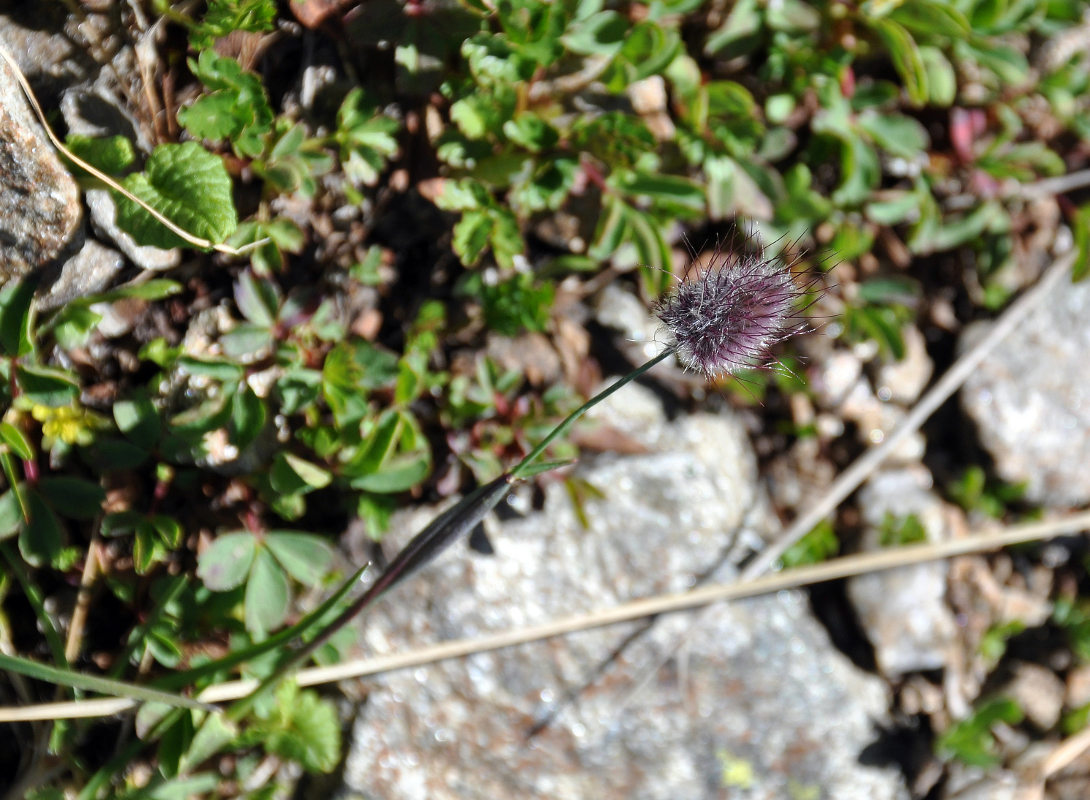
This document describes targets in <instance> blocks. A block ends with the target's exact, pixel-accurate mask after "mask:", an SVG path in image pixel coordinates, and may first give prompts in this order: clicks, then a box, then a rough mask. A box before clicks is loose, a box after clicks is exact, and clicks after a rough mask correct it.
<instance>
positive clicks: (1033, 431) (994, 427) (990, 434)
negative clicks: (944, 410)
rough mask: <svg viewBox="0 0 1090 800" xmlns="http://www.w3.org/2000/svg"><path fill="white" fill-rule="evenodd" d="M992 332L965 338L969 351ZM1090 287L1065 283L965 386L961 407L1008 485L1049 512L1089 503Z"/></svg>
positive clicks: (972, 331) (970, 333) (977, 331)
mask: <svg viewBox="0 0 1090 800" xmlns="http://www.w3.org/2000/svg"><path fill="white" fill-rule="evenodd" d="M985 330H986V327H985V326H974V327H973V328H970V329H969V330H967V331H966V334H965V337H966V342H965V343H964V344H966V345H968V344H969V343H971V342H972V341H976V340H977V339H978V338H979V337H980V336H981V335H983V333H984V331H985ZM1087 353H1090V283H1087V282H1085V281H1084V282H1082V283H1077V284H1071V283H1070V282H1069V281H1063V282H1061V283H1060V284H1058V285H1057V287H1056V288H1055V289H1054V290H1053V291H1052V293H1051V295H1050V296H1049V297H1047V298H1046V299H1045V301H1044V302H1043V303H1042V304H1041V305H1040V307H1039V309H1038V310H1037V311H1036V312H1035V313H1034V314H1032V315H1031V316H1030V318H1029V319H1028V320H1026V322H1025V323H1023V324H1022V326H1021V327H1020V328H1019V329H1018V330H1017V331H1015V332H1014V333H1013V334H1012V335H1011V336H1008V337H1007V339H1006V340H1005V341H1004V342H1003V343H1002V344H1001V345H1000V346H999V347H998V348H997V349H996V351H995V352H994V353H993V354H992V355H990V356H989V357H988V358H986V359H985V360H984V362H983V363H982V364H981V365H980V367H979V368H978V369H977V370H975V371H974V372H973V374H972V375H971V376H970V377H969V380H968V381H966V383H965V387H964V388H963V389H962V392H961V404H962V407H963V408H964V409H965V412H966V413H967V414H968V415H969V416H970V417H971V418H972V420H973V421H974V422H975V423H976V427H977V431H978V432H979V435H980V441H981V442H982V443H983V445H984V446H985V447H986V448H987V449H988V451H989V452H990V453H991V455H992V457H993V458H994V459H995V466H996V469H997V471H998V473H999V475H1000V477H1002V478H1003V479H1004V480H1005V481H1008V482H1010V483H1019V482H1022V481H1025V482H1026V483H1027V490H1026V496H1027V498H1028V499H1029V500H1031V501H1033V502H1035V503H1042V504H1045V505H1050V506H1069V505H1082V504H1084V503H1086V502H1090V470H1087V469H1085V468H1084V465H1085V464H1087V463H1090V369H1087Z"/></svg>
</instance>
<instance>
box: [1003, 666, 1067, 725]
mask: <svg viewBox="0 0 1090 800" xmlns="http://www.w3.org/2000/svg"><path fill="white" fill-rule="evenodd" d="M1066 691H1067V690H1066V687H1065V686H1064V682H1063V681H1062V680H1060V677H1059V676H1058V675H1057V674H1056V673H1055V672H1054V671H1052V670H1051V669H1048V668H1047V667H1042V666H1041V665H1040V664H1033V663H1029V662H1020V663H1018V664H1017V665H1015V666H1014V674H1013V675H1012V676H1011V679H1010V680H1009V681H1008V682H1007V683H1006V684H1005V685H1004V686H1003V687H1002V688H1001V689H1000V690H999V691H998V692H997V693H996V694H999V695H1003V696H1005V697H1009V698H1011V699H1012V700H1014V701H1016V702H1017V703H1018V705H1019V706H1020V707H1021V708H1022V710H1023V711H1024V712H1026V719H1028V720H1029V721H1030V722H1032V723H1033V724H1034V725H1036V726H1037V727H1038V728H1040V729H1041V730H1049V729H1050V728H1051V727H1052V726H1053V725H1055V724H1056V723H1057V722H1059V720H1060V712H1061V711H1063V705H1064V695H1065V694H1066Z"/></svg>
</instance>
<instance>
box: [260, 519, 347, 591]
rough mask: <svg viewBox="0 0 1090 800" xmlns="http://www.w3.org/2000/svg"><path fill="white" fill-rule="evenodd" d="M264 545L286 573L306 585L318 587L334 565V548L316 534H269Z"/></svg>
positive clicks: (285, 532)
mask: <svg viewBox="0 0 1090 800" xmlns="http://www.w3.org/2000/svg"><path fill="white" fill-rule="evenodd" d="M265 544H266V546H267V547H268V548H269V550H270V551H271V552H272V554H273V555H274V556H276V560H277V561H279V562H280V565H281V566H282V567H283V568H284V569H285V570H286V571H287V573H288V574H289V575H291V576H292V577H293V578H295V580H297V581H299V582H300V583H302V584H304V585H305V586H317V585H318V583H319V582H320V581H321V580H322V578H324V577H325V576H326V574H327V573H328V572H329V570H330V567H331V566H332V565H333V548H332V547H330V545H329V543H328V542H326V541H325V540H324V539H322V538H320V537H318V536H315V535H314V534H310V533H294V532H292V531H269V532H268V533H267V534H266V535H265Z"/></svg>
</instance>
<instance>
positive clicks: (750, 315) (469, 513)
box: [268, 237, 817, 682]
mask: <svg viewBox="0 0 1090 800" xmlns="http://www.w3.org/2000/svg"><path fill="white" fill-rule="evenodd" d="M751 243H752V237H749V239H747V242H746V243H745V244H747V245H748V244H751ZM797 263H798V259H797V258H795V259H791V260H787V259H785V258H784V254H783V253H782V252H781V253H779V254H776V255H770V254H769V253H768V251H767V250H766V248H765V247H764V246H763V245H758V246H757V247H755V248H750V249H749V250H739V251H735V249H734V248H726V249H724V248H722V247H717V248H716V250H715V252H714V254H713V257H712V259H711V261H710V262H709V263H708V264H707V265H706V266H705V267H704V268H703V269H701V270H699V271H698V272H697V274H696V275H695V277H686V278H685V279H683V280H682V281H680V282H679V283H678V285H677V286H676V287H675V288H674V290H673V291H671V292H670V293H668V294H667V295H666V296H665V297H664V298H663V299H661V300H660V301H659V302H658V303H657V304H656V307H655V313H656V316H657V317H658V318H659V320H660V322H661V323H662V326H663V328H664V329H665V333H666V334H667V336H668V337H669V340H668V343H667V345H666V347H665V348H664V349H663V351H662V352H661V353H659V354H658V355H656V356H654V357H653V358H651V359H650V360H648V361H647V362H645V363H644V364H642V365H640V366H639V367H637V368H636V369H634V370H632V371H631V372H629V373H628V374H626V375H624V376H622V377H621V378H618V379H617V380H616V381H614V382H613V383H612V384H610V385H609V386H608V387H607V388H605V389H603V390H602V391H601V392H599V393H598V394H596V395H594V397H592V398H590V399H589V400H587V402H585V403H584V404H583V405H581V406H580V407H579V408H577V409H575V411H573V412H571V414H569V415H568V416H567V417H566V418H565V419H564V421H563V422H561V423H560V424H559V425H557V426H556V427H555V428H553V429H552V431H550V432H549V434H548V435H546V436H545V437H544V438H543V439H542V440H541V441H540V442H539V443H538V444H537V446H536V447H534V449H533V450H531V451H530V453H528V454H527V455H526V457H525V458H523V459H522V460H521V461H520V462H519V463H518V464H517V465H516V466H515V467H513V468H512V469H511V470H509V471H507V472H505V473H504V474H503V475H501V476H500V477H498V478H496V479H495V480H493V481H492V482H491V483H488V484H486V485H484V486H481V487H480V488H479V489H477V490H476V491H474V492H472V493H471V494H469V495H467V496H466V497H464V498H463V499H462V500H461V502H459V503H458V504H457V505H455V506H454V507H453V508H451V509H449V510H448V511H445V512H444V513H443V514H441V515H440V516H439V517H437V518H436V519H435V520H434V521H433V522H431V523H430V524H429V525H428V526H427V527H425V528H424V530H422V531H421V532H420V533H418V534H417V535H416V536H415V537H414V538H413V539H412V540H411V541H410V542H409V543H408V544H407V545H406V546H405V548H404V549H403V550H401V551H400V552H399V553H398V555H397V556H396V557H395V558H394V560H393V561H392V562H391V563H390V564H389V566H388V567H387V568H386V569H385V570H384V572H383V573H382V575H381V576H379V578H378V579H377V580H376V581H375V583H374V584H373V585H372V586H371V588H370V589H368V590H367V592H365V593H364V594H363V595H362V596H361V597H360V598H359V599H358V600H357V601H356V602H355V603H353V604H352V606H350V607H349V608H348V609H346V610H345V611H344V612H343V613H342V614H341V615H340V616H339V617H338V618H337V619H336V620H335V621H334V622H333V623H332V624H331V625H330V626H329V627H327V628H326V629H325V630H323V631H322V632H321V633H320V634H319V635H318V636H317V637H316V638H315V640H313V641H312V642H311V643H309V644H308V645H307V646H306V647H305V648H304V649H303V650H301V651H299V653H298V654H297V655H296V656H294V657H293V658H291V659H290V660H289V661H286V662H285V665H284V669H286V668H287V665H288V664H290V665H292V666H294V665H297V664H299V663H301V662H302V660H303V658H304V657H305V656H306V655H307V654H309V653H310V652H312V651H313V650H314V649H315V648H316V647H317V646H318V644H319V643H320V642H321V641H325V639H327V638H328V637H329V636H330V635H332V633H333V632H334V631H335V630H336V629H337V628H339V627H341V626H342V625H344V624H346V623H347V622H348V621H349V620H350V619H351V618H352V617H354V616H355V615H356V614H358V613H360V612H361V611H363V609H364V608H366V607H367V606H369V605H370V604H371V602H372V601H374V600H376V599H377V598H378V597H379V596H380V595H381V594H383V593H384V592H386V591H387V590H389V589H390V588H392V587H393V586H394V585H396V584H397V583H399V582H401V581H402V580H403V579H404V578H405V577H407V576H408V575H410V574H412V573H413V572H414V571H416V570H417V569H418V568H419V567H421V566H423V565H424V564H425V563H427V562H428V561H430V560H431V559H433V558H434V557H435V556H437V555H438V554H439V553H440V552H442V550H444V549H445V548H447V547H448V546H450V545H451V544H452V543H453V542H454V541H456V540H457V539H458V538H460V537H461V536H462V535H463V534H466V533H468V532H469V531H471V530H472V529H473V528H474V527H475V526H476V525H477V524H478V523H479V522H480V521H481V520H482V519H483V518H484V516H485V515H486V514H487V513H488V512H489V511H490V510H492V509H493V508H495V507H496V505H497V504H499V503H500V502H501V501H502V500H503V499H504V498H505V497H506V496H507V493H508V492H509V491H510V489H511V487H512V486H513V485H514V483H515V482H517V481H519V480H522V479H525V478H528V477H531V476H532V475H535V474H538V473H541V472H545V471H548V470H550V469H554V468H556V467H559V466H564V465H565V463H567V462H542V463H536V462H537V461H538V459H539V458H540V457H541V456H542V455H543V454H544V453H545V451H546V450H547V449H548V448H549V446H550V445H551V444H552V443H553V442H555V441H556V440H557V439H559V438H560V437H562V436H564V435H565V434H566V433H567V432H568V431H569V430H571V428H572V426H573V425H574V424H575V423H576V422H577V421H578V420H579V418H580V417H582V416H583V415H584V414H585V413H586V412H587V411H589V410H590V409H591V408H593V407H594V406H596V405H597V404H598V403H600V402H602V401H603V400H605V399H606V398H607V397H609V396H610V395H612V394H613V393H614V392H616V391H618V390H619V389H621V388H622V387H624V386H625V385H626V384H628V383H630V382H632V381H633V380H635V379H636V378H638V377H640V376H641V375H643V374H644V373H646V372H647V371H648V370H650V369H651V368H652V367H654V366H656V365H657V364H659V363H661V362H662V361H665V360H666V359H668V358H670V357H671V356H674V355H676V356H677V357H678V359H679V360H680V361H681V363H682V364H683V365H684V366H685V367H686V368H687V369H691V370H694V371H696V372H700V373H702V374H703V375H705V376H706V377H708V378H720V377H725V376H730V375H736V374H737V373H738V372H740V371H741V370H745V369H752V368H761V367H769V366H772V365H774V364H775V363H776V362H774V361H769V360H768V359H769V353H770V350H771V348H772V347H773V346H774V345H776V344H777V343H779V342H782V341H784V340H786V339H788V338H790V337H792V336H794V335H796V334H799V333H802V332H804V331H805V330H807V328H808V324H807V322H806V317H805V311H806V309H807V308H808V307H809V306H810V305H811V304H812V303H813V299H812V298H811V292H812V290H813V288H814V284H815V282H816V280H817V278H816V277H806V279H805V282H804V283H803V284H802V285H800V284H799V283H797V282H796V276H795V274H794V273H793V272H792V267H793V266H795V265H796V264H797ZM280 673H281V670H278V672H277V674H276V675H274V676H271V677H270V679H269V681H268V682H272V681H273V680H275V679H276V678H277V677H279V675H280Z"/></svg>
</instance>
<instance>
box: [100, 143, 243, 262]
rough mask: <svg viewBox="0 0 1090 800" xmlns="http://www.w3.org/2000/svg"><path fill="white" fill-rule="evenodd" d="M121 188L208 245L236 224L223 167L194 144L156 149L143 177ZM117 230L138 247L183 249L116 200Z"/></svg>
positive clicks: (159, 227) (149, 218)
mask: <svg viewBox="0 0 1090 800" xmlns="http://www.w3.org/2000/svg"><path fill="white" fill-rule="evenodd" d="M124 185H125V188H126V189H128V190H129V191H130V192H132V193H133V194H135V195H136V196H137V197H139V198H140V199H142V200H143V201H144V202H146V203H148V204H149V205H150V206H151V207H152V208H154V209H155V210H156V211H158V212H159V213H161V214H163V215H164V216H165V217H166V218H167V219H169V220H171V221H172V222H173V223H174V224H176V225H178V226H179V227H181V228H182V229H183V230H185V231H187V232H188V233H191V234H193V235H194V236H198V237H200V238H203V239H207V240H208V241H210V242H213V243H216V242H222V241H223V240H224V239H226V238H227V237H228V236H230V235H231V233H232V232H233V231H234V230H235V226H236V225H237V224H238V215H237V213H236V211H235V204H234V199H233V196H232V184H231V177H230V176H229V175H228V174H227V170H226V168H224V166H223V161H222V160H221V159H220V158H219V157H218V156H215V155H212V154H211V153H209V152H208V151H207V150H205V149H204V148H202V147H201V146H200V145H199V144H197V143H196V142H186V143H184V144H164V145H160V146H159V147H157V148H155V152H153V153H152V154H151V157H150V158H148V162H147V167H146V169H145V170H144V172H141V173H137V174H134V175H130V176H128V177H127V178H126V179H125V180H124ZM117 224H118V225H119V226H120V227H121V229H122V230H124V231H126V232H127V233H129V234H131V235H132V237H133V238H134V239H135V240H136V241H137V243H138V244H141V245H153V246H155V247H161V248H167V249H169V248H171V247H184V246H186V245H187V242H186V241H185V240H184V239H182V238H181V237H179V236H178V235H177V234H175V233H172V232H171V231H169V230H168V229H167V228H166V227H165V226H163V225H162V224H161V223H160V222H159V221H158V220H156V219H154V218H153V217H152V216H151V215H150V214H148V212H147V211H145V210H144V209H143V208H141V207H140V206H138V205H137V204H136V203H133V202H132V201H131V200H129V199H127V198H125V197H122V196H118V197H117Z"/></svg>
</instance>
